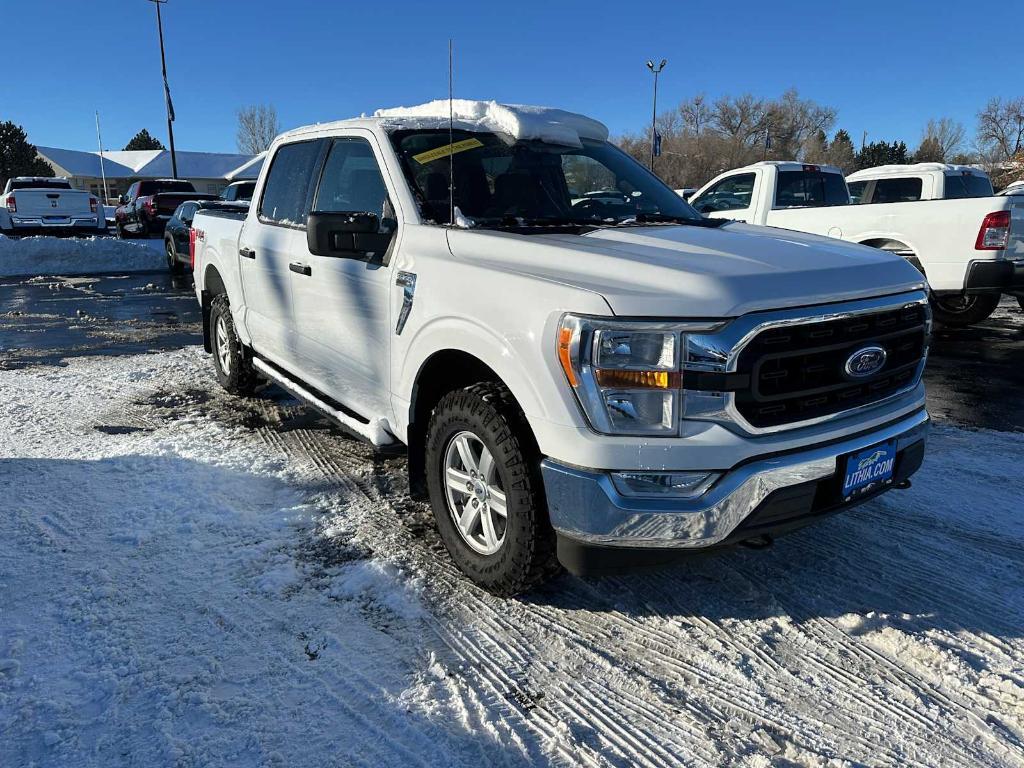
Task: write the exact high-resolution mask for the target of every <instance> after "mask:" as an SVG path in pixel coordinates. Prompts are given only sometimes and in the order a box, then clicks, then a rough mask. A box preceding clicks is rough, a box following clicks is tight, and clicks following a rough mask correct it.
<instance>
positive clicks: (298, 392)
mask: <svg viewBox="0 0 1024 768" xmlns="http://www.w3.org/2000/svg"><path fill="white" fill-rule="evenodd" d="M252 366H253V368H255V369H256V370H257V371H259V372H260V373H261V374H262V375H263V376H266V377H267V378H268V379H270V380H271V381H272V382H274V383H275V384H277V386H279V387H281V389H283V390H285V391H286V392H288V394H290V395H292V396H294V397H297V398H298V399H299V400H301V401H302V402H304V403H306V404H307V405H311V406H312V407H313V408H316V409H317V410H318V411H320V413H322V414H323V415H324V416H326V417H327V418H329V419H330V420H331V421H333V422H334V423H335V424H337V425H338V426H339V427H341V428H342V429H343V430H345V431H346V432H349V433H351V434H353V435H355V436H356V437H359V438H362V439H363V440H367V441H368V442H370V443H372V444H373V445H374V446H375V447H378V448H380V447H384V446H390V445H395V444H396V443H397V441H396V440H395V438H394V437H393V436H392V435H391V433H390V432H388V430H387V427H386V426H385V424H386V422H385V421H384V419H375V420H373V421H369V422H364V421H360V420H359V419H357V418H356V417H354V416H351V415H349V414H347V413H345V412H344V411H341V410H339V409H338V408H337V407H335V406H333V405H330V404H329V403H327V402H325V401H324V400H323V399H321V397H319V396H318V395H315V394H313V393H312V392H310V391H309V389H307V388H306V387H304V386H303V385H302V384H300V383H299V382H298V381H296V380H295V379H293V378H292V377H291V376H289V375H288V374H287V373H285V372H284V371H282V370H280V369H278V368H277V366H274V365H272V364H270V363H268V362H266V361H265V360H262V359H260V358H258V357H254V358H253V359H252Z"/></svg>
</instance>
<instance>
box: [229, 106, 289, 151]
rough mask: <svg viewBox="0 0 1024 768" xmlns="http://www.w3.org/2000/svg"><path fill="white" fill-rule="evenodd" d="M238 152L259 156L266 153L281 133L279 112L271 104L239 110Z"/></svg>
mask: <svg viewBox="0 0 1024 768" xmlns="http://www.w3.org/2000/svg"><path fill="white" fill-rule="evenodd" d="M237 114H238V132H237V133H236V134H235V136H236V140H237V142H238V151H239V152H241V153H243V154H246V155H258V154H259V153H260V152H264V151H266V150H267V149H268V148H269V147H270V145H271V143H272V142H273V141H274V137H275V136H277V134H279V133H280V132H281V124H280V123H279V122H278V121H277V110H276V109H275V108H274V107H273V106H271V105H269V104H252V105H250V106H247V107H242V108H241V109H239V110H238V112H237Z"/></svg>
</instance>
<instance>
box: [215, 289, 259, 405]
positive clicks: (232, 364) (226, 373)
mask: <svg viewBox="0 0 1024 768" xmlns="http://www.w3.org/2000/svg"><path fill="white" fill-rule="evenodd" d="M210 345H211V346H212V347H213V369H214V372H215V373H216V374H217V381H218V382H219V383H220V385H221V386H222V387H224V389H226V390H227V391H228V392H230V393H231V394H232V395H251V394H252V393H253V392H254V391H255V390H256V385H257V384H258V383H259V379H258V378H257V375H256V369H255V368H253V367H252V360H251V359H250V358H249V357H248V356H247V355H246V354H245V351H244V349H243V347H242V341H241V339H239V338H238V333H237V332H236V331H235V321H234V319H233V318H232V317H231V306H230V305H229V304H228V297H227V294H225V293H222V294H220V295H218V296H215V297H214V298H213V302H212V303H211V304H210Z"/></svg>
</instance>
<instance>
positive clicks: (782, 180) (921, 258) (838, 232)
mask: <svg viewBox="0 0 1024 768" xmlns="http://www.w3.org/2000/svg"><path fill="white" fill-rule="evenodd" d="M690 202H691V203H692V204H693V205H694V207H695V208H696V209H697V210H698V211H700V212H701V213H703V214H704V215H706V216H709V217H712V218H728V219H736V220H739V221H746V222H749V223H751V224H767V225H769V226H774V227H785V228H787V229H795V230H799V231H801V232H812V233H815V234H819V235H827V236H829V237H833V238H841V239H843V240H850V241H853V242H855V243H863V244H864V245H870V246H873V247H875V248H881V249H884V250H887V251H891V252H893V253H896V254H899V255H900V256H903V257H904V258H906V259H907V260H908V261H910V262H911V263H912V264H914V266H916V267H917V268H918V269H919V270H921V272H922V273H923V274H924V275H925V277H926V278H927V279H928V283H929V285H930V287H931V298H932V306H933V309H934V312H935V319H936V320H937V321H939V322H942V323H945V324H946V325H952V326H965V325H971V324H973V323H977V322H981V321H982V320H984V319H985V318H987V317H988V316H989V315H990V314H992V312H993V311H994V310H995V308H996V306H997V305H998V304H999V299H1000V297H1001V295H1002V294H1003V293H1008V294H1014V295H1019V294H1020V293H1022V292H1024V201H1019V200H1017V201H1015V200H1014V198H1012V197H1007V198H1001V197H978V198H957V199H943V200H921V201H916V202H915V201H906V202H884V203H883V202H878V203H874V204H872V205H851V204H850V199H849V194H848V190H847V186H846V183H845V182H844V179H843V175H842V172H841V171H840V170H839V169H838V168H835V167H832V166H827V165H820V166H819V165H808V164H805V163H795V162H778V161H767V162H760V163H755V164H753V165H750V166H747V167H745V168H737V169H736V170H733V171H727V172H726V173H723V174H721V175H719V176H717V177H716V178H714V179H712V180H711V181H710V182H708V183H707V184H706V185H705V186H704V187H702V188H701V189H700V190H699V191H698V192H697V193H696V194H695V195H694V196H693V197H691V198H690Z"/></svg>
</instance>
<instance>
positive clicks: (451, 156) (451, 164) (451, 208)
mask: <svg viewBox="0 0 1024 768" xmlns="http://www.w3.org/2000/svg"><path fill="white" fill-rule="evenodd" d="M453 80H454V75H453V68H452V39H451V38H450V37H449V38H448V226H450V227H454V226H455V147H453V146H452V144H453V143H454V141H455V138H454V135H455V130H454V127H453V125H452V124H453V123H454V122H455V104H454V102H453V101H452V93H453V91H454V86H453Z"/></svg>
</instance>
